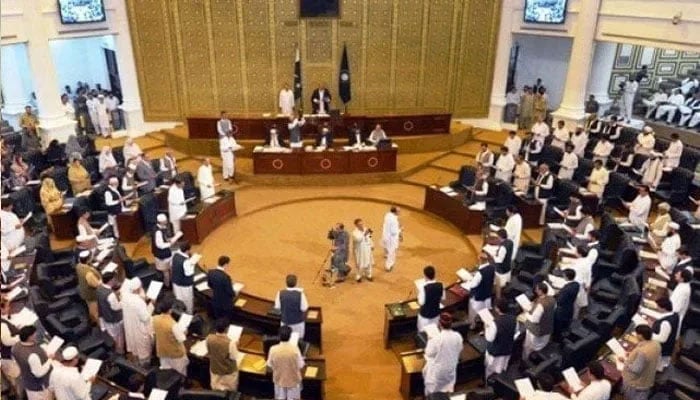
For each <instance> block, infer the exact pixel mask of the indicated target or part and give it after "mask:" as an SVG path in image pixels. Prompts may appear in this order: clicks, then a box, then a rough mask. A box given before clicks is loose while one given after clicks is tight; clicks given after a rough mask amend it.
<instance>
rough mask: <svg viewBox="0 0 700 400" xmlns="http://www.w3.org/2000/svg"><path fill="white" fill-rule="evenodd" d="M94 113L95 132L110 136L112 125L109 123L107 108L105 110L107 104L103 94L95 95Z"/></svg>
mask: <svg viewBox="0 0 700 400" xmlns="http://www.w3.org/2000/svg"><path fill="white" fill-rule="evenodd" d="M95 114H96V115H97V124H95V125H96V126H95V129H96V130H97V132H98V133H100V134H102V136H103V137H106V138H108V137H111V136H112V126H111V125H110V123H109V110H107V104H106V103H105V96H104V95H103V94H101V95H99V96H97V104H95Z"/></svg>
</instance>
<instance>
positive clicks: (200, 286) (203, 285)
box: [194, 281, 209, 292]
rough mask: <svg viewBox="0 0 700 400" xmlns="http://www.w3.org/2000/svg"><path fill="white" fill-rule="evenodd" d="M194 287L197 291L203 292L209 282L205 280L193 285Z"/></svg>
mask: <svg viewBox="0 0 700 400" xmlns="http://www.w3.org/2000/svg"><path fill="white" fill-rule="evenodd" d="M194 288H195V289H197V291H199V292H203V291H205V290H209V283H208V282H207V281H202V282H200V283H198V284H196V285H195V286H194Z"/></svg>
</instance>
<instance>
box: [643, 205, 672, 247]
mask: <svg viewBox="0 0 700 400" xmlns="http://www.w3.org/2000/svg"><path fill="white" fill-rule="evenodd" d="M670 210H671V205H670V204H668V203H666V202H664V203H661V204H659V205H658V207H657V211H656V219H655V220H654V222H652V223H651V225H649V235H650V236H651V238H652V239H653V240H654V242H655V243H656V244H657V245H658V246H661V242H663V241H664V239H666V236H668V224H670V223H671V222H673V221H672V220H671V214H669V213H668V212H669V211H670Z"/></svg>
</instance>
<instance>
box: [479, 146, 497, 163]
mask: <svg viewBox="0 0 700 400" xmlns="http://www.w3.org/2000/svg"><path fill="white" fill-rule="evenodd" d="M494 158H495V157H494V156H493V152H492V151H491V149H489V144H488V143H485V142H484V143H481V150H480V151H479V152H478V153H477V154H476V165H480V166H482V167H489V168H490V167H492V166H493V161H494Z"/></svg>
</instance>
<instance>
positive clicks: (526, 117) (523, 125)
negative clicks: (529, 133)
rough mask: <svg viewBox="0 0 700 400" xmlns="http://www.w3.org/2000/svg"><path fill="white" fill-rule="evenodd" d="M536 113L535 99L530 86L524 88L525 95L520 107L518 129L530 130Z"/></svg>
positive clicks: (521, 97)
mask: <svg viewBox="0 0 700 400" xmlns="http://www.w3.org/2000/svg"><path fill="white" fill-rule="evenodd" d="M534 112H535V97H534V96H533V95H532V88H530V86H525V87H523V94H522V95H521V96H520V107H519V115H518V128H519V129H525V130H530V127H532V116H533V114H534Z"/></svg>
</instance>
